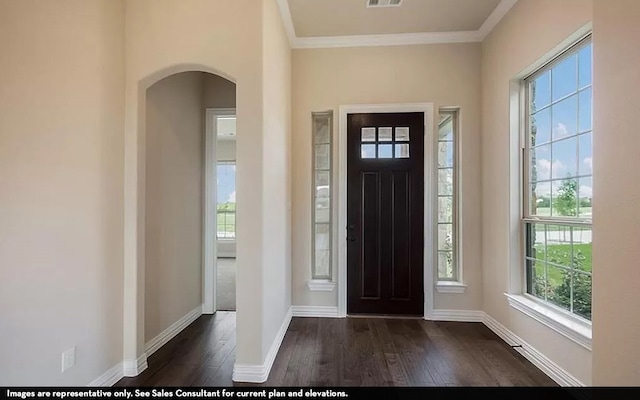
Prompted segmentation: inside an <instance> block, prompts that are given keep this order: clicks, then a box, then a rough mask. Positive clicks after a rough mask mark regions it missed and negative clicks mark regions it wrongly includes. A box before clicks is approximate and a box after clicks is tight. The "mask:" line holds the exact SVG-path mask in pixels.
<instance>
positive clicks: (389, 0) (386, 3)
mask: <svg viewBox="0 0 640 400" xmlns="http://www.w3.org/2000/svg"><path fill="white" fill-rule="evenodd" d="M400 3H402V0H367V8H369V7H396V6H399V5H400Z"/></svg>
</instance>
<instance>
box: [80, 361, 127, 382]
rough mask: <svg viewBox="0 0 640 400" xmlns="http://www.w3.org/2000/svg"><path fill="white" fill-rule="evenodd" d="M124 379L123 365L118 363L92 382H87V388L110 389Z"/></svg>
mask: <svg viewBox="0 0 640 400" xmlns="http://www.w3.org/2000/svg"><path fill="white" fill-rule="evenodd" d="M123 377H124V374H123V364H122V363H121V362H119V363H118V364H116V365H114V366H113V367H111V369H109V370H108V371H107V372H105V373H104V374H102V375H100V376H99V377H97V378H96V379H94V380H93V381H91V382H89V384H87V386H90V387H110V386H113V385H114V384H115V383H116V382H118V381H119V380H120V379H122V378H123Z"/></svg>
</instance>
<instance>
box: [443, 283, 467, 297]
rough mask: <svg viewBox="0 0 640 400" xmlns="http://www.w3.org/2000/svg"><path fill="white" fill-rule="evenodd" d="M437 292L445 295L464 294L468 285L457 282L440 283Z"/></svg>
mask: <svg viewBox="0 0 640 400" xmlns="http://www.w3.org/2000/svg"><path fill="white" fill-rule="evenodd" d="M436 290H437V291H438V293H443V294H462V293H464V291H465V290H467V285H465V284H464V283H462V282H456V281H438V283H437V284H436Z"/></svg>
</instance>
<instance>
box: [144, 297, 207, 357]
mask: <svg viewBox="0 0 640 400" xmlns="http://www.w3.org/2000/svg"><path fill="white" fill-rule="evenodd" d="M201 315H202V304H201V305H199V306H198V307H196V308H194V309H193V310H191V311H189V312H188V313H187V315H185V316H184V317H182V318H180V319H179V320H177V321H176V322H174V323H173V324H171V326H169V327H168V328H167V329H165V330H164V331H162V332H160V334H159V335H158V336H156V337H154V338H153V339H151V340H149V341H148V342H147V343H146V344H145V345H144V352H145V353H146V354H147V357H151V355H152V354H153V353H155V352H156V351H157V350H158V349H159V348H160V347H162V346H164V345H165V344H167V342H169V340H171V339H173V338H174V337H176V335H178V333H180V332H182V330H183V329H184V328H186V327H187V326H189V325H190V324H191V323H192V322H193V321H195V320H196V319H198V317H200V316H201Z"/></svg>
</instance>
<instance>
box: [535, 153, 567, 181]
mask: <svg viewBox="0 0 640 400" xmlns="http://www.w3.org/2000/svg"><path fill="white" fill-rule="evenodd" d="M536 167H537V169H536V172H537V174H538V180H539V181H547V180H549V179H550V177H551V170H552V169H553V179H557V178H559V177H561V176H562V174H561V172H562V171H563V170H564V168H565V167H564V164H562V162H561V161H560V160H557V161H555V162H554V163H553V164H551V161H549V160H547V159H544V158H543V159H540V160H537V161H536Z"/></svg>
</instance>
